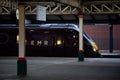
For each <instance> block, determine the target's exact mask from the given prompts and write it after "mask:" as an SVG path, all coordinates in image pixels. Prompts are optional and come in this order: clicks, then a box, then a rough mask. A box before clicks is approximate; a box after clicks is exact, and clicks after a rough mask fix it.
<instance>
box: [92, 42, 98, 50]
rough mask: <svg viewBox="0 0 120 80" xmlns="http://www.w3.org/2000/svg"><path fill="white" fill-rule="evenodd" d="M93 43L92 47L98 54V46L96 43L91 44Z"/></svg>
mask: <svg viewBox="0 0 120 80" xmlns="http://www.w3.org/2000/svg"><path fill="white" fill-rule="evenodd" d="M91 43H92V46H93V51H94V52H96V51H98V46H97V45H96V43H95V42H91Z"/></svg>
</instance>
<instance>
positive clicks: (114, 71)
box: [0, 57, 120, 80]
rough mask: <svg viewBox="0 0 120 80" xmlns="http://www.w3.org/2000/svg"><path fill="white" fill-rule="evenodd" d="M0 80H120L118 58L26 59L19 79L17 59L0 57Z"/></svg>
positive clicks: (119, 60)
mask: <svg viewBox="0 0 120 80" xmlns="http://www.w3.org/2000/svg"><path fill="white" fill-rule="evenodd" d="M0 80H120V58H85V59H84V61H78V58H60V57H51V58H48V57H28V58H27V76H25V77H20V76H17V58H16V57H12V58H11V57H8V58H7V57H0Z"/></svg>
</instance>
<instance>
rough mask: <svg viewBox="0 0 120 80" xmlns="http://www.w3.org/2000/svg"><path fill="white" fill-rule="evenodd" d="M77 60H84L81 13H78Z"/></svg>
mask: <svg viewBox="0 0 120 80" xmlns="http://www.w3.org/2000/svg"><path fill="white" fill-rule="evenodd" d="M79 29H80V30H79V53H78V58H79V61H84V50H83V15H79Z"/></svg>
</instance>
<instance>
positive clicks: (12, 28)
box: [0, 24, 101, 57]
mask: <svg viewBox="0 0 120 80" xmlns="http://www.w3.org/2000/svg"><path fill="white" fill-rule="evenodd" d="M25 33H26V35H25V37H26V39H25V55H26V56H53V57H55V56H58V57H77V56H78V53H79V28H78V26H77V25H76V24H25ZM18 42H19V35H18V24H0V56H18ZM83 46H84V56H85V57H100V56H101V54H100V53H99V48H98V46H97V44H96V43H95V41H94V40H93V39H92V38H91V37H90V36H89V35H88V34H86V33H85V32H84V33H83Z"/></svg>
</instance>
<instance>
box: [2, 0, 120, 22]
mask: <svg viewBox="0 0 120 80" xmlns="http://www.w3.org/2000/svg"><path fill="white" fill-rule="evenodd" d="M18 1H24V3H25V14H26V20H28V21H30V22H31V23H78V22H79V20H78V16H79V15H80V14H83V15H84V23H85V24H95V23H107V24H120V0H1V1H0V18H1V20H0V23H16V22H17V20H16V16H15V14H16V9H17V8H18ZM36 5H41V6H45V7H46V12H47V13H46V14H47V21H46V22H41V21H37V20H36V10H37V9H36ZM5 20H7V22H5Z"/></svg>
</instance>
